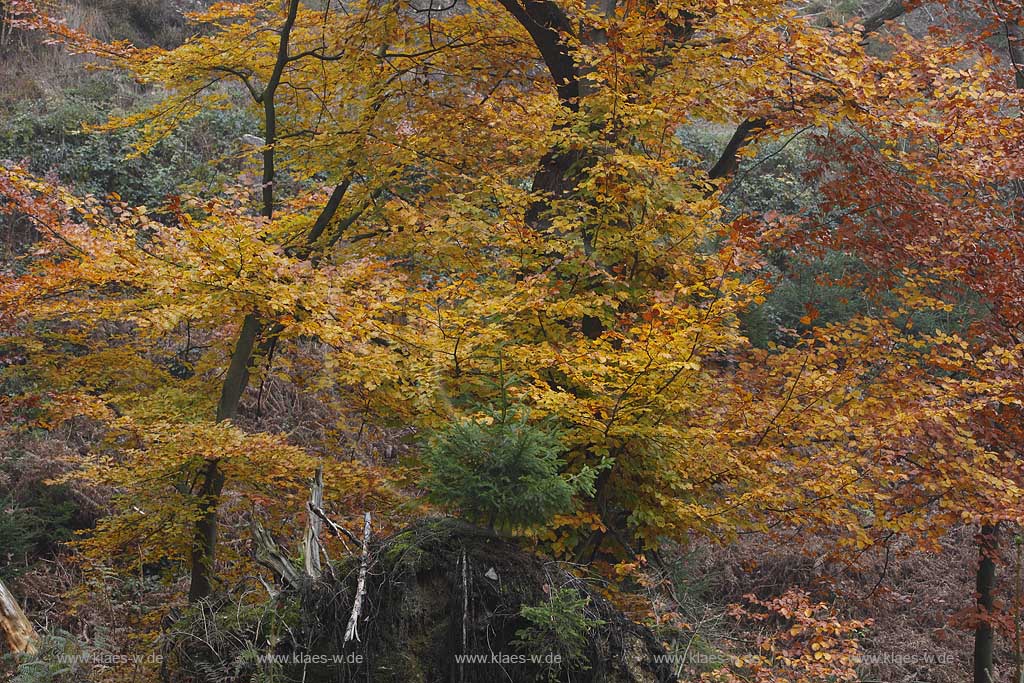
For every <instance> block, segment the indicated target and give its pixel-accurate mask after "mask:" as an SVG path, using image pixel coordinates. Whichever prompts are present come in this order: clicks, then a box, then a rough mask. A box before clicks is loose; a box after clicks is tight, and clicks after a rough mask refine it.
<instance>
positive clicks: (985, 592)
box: [974, 524, 999, 683]
mask: <svg viewBox="0 0 1024 683" xmlns="http://www.w3.org/2000/svg"><path fill="white" fill-rule="evenodd" d="M998 533H999V526H998V525H997V524H983V525H982V526H981V533H980V534H979V536H978V573H977V577H976V578H977V582H976V591H977V593H978V612H979V619H978V625H977V627H976V628H975V631H974V683H993V681H995V678H993V671H992V650H993V645H994V634H993V631H992V620H991V617H992V609H993V605H994V592H995V583H996V562H995V554H996V551H997V550H998V548H999V538H998Z"/></svg>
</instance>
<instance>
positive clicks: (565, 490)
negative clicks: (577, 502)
mask: <svg viewBox="0 0 1024 683" xmlns="http://www.w3.org/2000/svg"><path fill="white" fill-rule="evenodd" d="M507 387H508V382H506V381H502V383H501V385H500V388H501V403H500V407H499V408H497V409H494V408H490V407H487V408H481V409H480V411H479V412H480V413H481V414H482V417H480V418H462V419H457V420H455V421H453V422H452V423H451V424H449V425H448V426H447V427H445V428H443V429H441V430H439V431H437V432H435V433H434V435H433V438H431V439H430V440H429V441H428V442H427V443H426V446H425V448H424V460H425V461H426V464H427V465H428V467H429V474H428V475H427V477H426V479H425V481H424V485H425V487H426V488H427V489H428V491H429V497H430V500H431V501H432V502H434V503H438V504H441V505H444V506H447V507H452V508H456V509H458V510H459V511H460V513H461V515H462V516H463V517H464V518H466V519H468V520H469V521H472V522H474V523H479V524H486V525H487V527H488V528H489V529H491V530H492V531H493V530H496V529H497V530H499V531H515V530H521V529H526V528H531V527H536V526H540V525H543V524H546V523H548V522H550V521H551V520H552V518H553V517H554V516H555V515H556V514H559V513H563V512H568V511H570V510H571V509H572V504H573V496H574V495H576V494H585V495H593V489H594V481H595V478H596V470H594V469H593V468H590V467H586V466H584V468H583V469H582V470H581V471H580V472H578V473H576V474H573V475H567V474H564V473H563V471H562V470H563V469H564V467H565V461H564V460H563V459H562V457H561V456H562V454H563V453H564V451H565V448H564V447H563V446H562V443H561V434H560V432H559V431H558V430H557V429H555V428H554V427H553V426H551V425H550V424H544V423H531V422H530V421H529V417H530V413H529V410H528V409H527V408H526V407H525V406H522V405H509V403H508V399H507V391H506V389H507Z"/></svg>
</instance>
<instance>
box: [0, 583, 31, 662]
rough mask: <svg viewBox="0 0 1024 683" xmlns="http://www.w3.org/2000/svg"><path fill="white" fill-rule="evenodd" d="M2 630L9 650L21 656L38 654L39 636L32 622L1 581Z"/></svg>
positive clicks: (0, 608) (0, 616) (0, 618)
mask: <svg viewBox="0 0 1024 683" xmlns="http://www.w3.org/2000/svg"><path fill="white" fill-rule="evenodd" d="M0 629H2V630H3V632H4V641H5V642H6V643H7V649H8V650H9V651H11V652H15V653H19V654H27V655H34V654H36V642H37V641H38V640H39V636H38V635H36V630H35V629H34V628H33V627H32V622H30V621H29V620H28V617H26V616H25V612H24V611H23V610H22V609H21V605H19V604H18V601H17V600H15V599H14V596H13V595H12V594H11V592H10V591H9V590H7V586H5V585H4V583H3V581H0Z"/></svg>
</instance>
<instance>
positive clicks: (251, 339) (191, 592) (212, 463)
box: [188, 0, 299, 602]
mask: <svg viewBox="0 0 1024 683" xmlns="http://www.w3.org/2000/svg"><path fill="white" fill-rule="evenodd" d="M298 10H299V0H289V2H288V9H287V14H286V16H285V20H284V23H283V24H282V26H281V32H280V39H279V42H278V49H277V60H276V62H275V64H274V69H273V71H272V72H271V74H270V78H269V79H268V80H267V83H266V86H265V87H264V88H263V92H261V93H260V94H259V95H258V96H257V95H253V97H254V98H255V100H256V101H257V102H258V103H260V104H262V105H263V115H264V121H263V125H264V129H265V133H266V137H265V144H266V149H264V150H263V176H262V181H263V182H262V187H261V193H262V200H263V201H262V204H263V205H262V209H261V212H260V213H261V214H262V215H263V216H264V217H265V218H267V219H270V218H272V217H273V215H274V181H275V169H274V144H275V143H276V142H277V113H276V110H275V102H276V100H275V96H276V94H277V87H278V85H280V83H281V76H282V75H283V74H284V69H285V66H287V64H288V44H289V42H290V40H291V31H292V28H293V27H294V26H295V19H296V16H297V15H298ZM261 327H262V324H261V322H260V319H259V317H258V316H257V315H256V313H247V314H246V316H245V318H244V319H243V320H242V327H241V329H240V330H239V332H238V339H237V341H236V342H235V348H234V351H233V352H232V354H231V362H230V364H229V365H228V372H227V375H226V376H225V378H224V384H223V385H221V394H220V400H219V401H218V402H217V422H222V421H224V420H230V419H232V418H234V417H235V415H237V414H238V404H239V403H240V402H241V400H242V394H244V393H245V389H246V387H248V386H249V364H250V362H251V361H252V355H253V350H254V349H255V348H256V340H257V339H258V338H259V335H260V329H261ZM223 491H224V472H223V470H222V469H221V467H220V460H219V459H218V458H217V457H216V456H213V457H211V458H210V459H209V460H207V461H206V466H205V467H204V468H203V471H202V484H201V486H200V489H199V493H198V495H199V498H200V503H199V505H200V511H201V512H202V516H201V517H200V518H199V521H197V522H196V525H195V529H194V534H193V538H192V552H191V557H190V561H191V565H192V579H191V583H190V584H189V589H188V598H189V601H190V602H195V601H197V600H202V599H203V598H205V597H207V596H208V595H209V594H210V592H211V591H212V590H213V575H214V569H215V567H214V564H215V562H216V552H217V507H218V505H219V504H220V496H221V493H223Z"/></svg>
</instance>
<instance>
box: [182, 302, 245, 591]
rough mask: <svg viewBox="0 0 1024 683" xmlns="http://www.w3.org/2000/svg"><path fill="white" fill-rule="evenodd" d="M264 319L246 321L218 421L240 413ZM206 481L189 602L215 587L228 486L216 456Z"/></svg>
mask: <svg viewBox="0 0 1024 683" xmlns="http://www.w3.org/2000/svg"><path fill="white" fill-rule="evenodd" d="M259 331H260V323H259V320H258V319H257V318H256V315H255V314H253V313H250V314H249V315H247V316H245V320H244V321H242V329H241V330H240V331H239V333H238V341H237V342H236V343H235V350H234V352H232V354H231V363H230V364H229V365H228V374H227V376H226V377H225V378H224V384H223V386H222V387H221V395H220V402H219V403H218V404H217V421H218V422H221V421H223V420H230V419H232V418H233V417H235V415H237V414H238V404H239V402H240V401H241V400H242V393H243V392H244V391H245V388H246V386H248V384H249V359H250V358H251V357H252V351H253V348H254V347H255V345H256V338H257V337H258V336H259ZM202 477H203V482H202V486H201V487H200V489H199V492H198V496H199V498H200V502H199V509H200V511H201V512H202V517H200V518H199V521H197V522H196V526H195V533H194V535H193V538H192V552H191V557H190V560H191V565H192V579H191V583H190V584H189V589H188V599H189V602H195V601H197V600H202V599H203V598H205V597H206V596H208V595H209V594H210V591H212V590H213V572H214V564H215V562H216V554H217V506H218V504H219V503H220V494H221V493H222V492H223V490H224V472H223V471H222V470H221V468H220V460H219V459H218V458H216V457H214V458H211V459H209V460H207V461H206V466H205V467H204V468H203V472H202Z"/></svg>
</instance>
